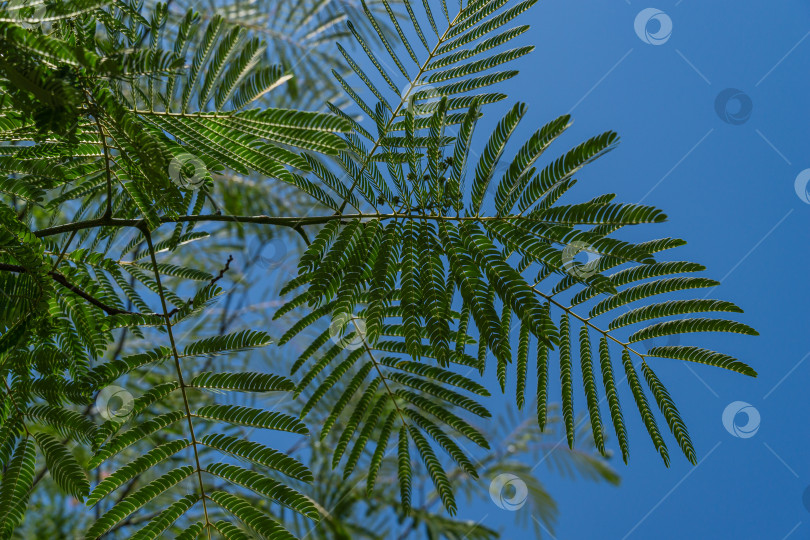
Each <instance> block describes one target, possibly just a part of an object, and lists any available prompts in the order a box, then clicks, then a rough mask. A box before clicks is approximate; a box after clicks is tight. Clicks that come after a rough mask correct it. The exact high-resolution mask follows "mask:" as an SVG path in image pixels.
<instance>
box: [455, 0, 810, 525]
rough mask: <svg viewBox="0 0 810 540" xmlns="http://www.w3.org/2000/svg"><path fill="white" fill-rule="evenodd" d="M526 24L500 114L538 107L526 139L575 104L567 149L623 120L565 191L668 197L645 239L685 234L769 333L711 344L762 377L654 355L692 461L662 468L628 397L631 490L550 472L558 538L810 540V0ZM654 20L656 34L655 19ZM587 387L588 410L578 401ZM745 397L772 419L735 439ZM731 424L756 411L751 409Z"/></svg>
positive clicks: (691, 252) (501, 517) (623, 8)
mask: <svg viewBox="0 0 810 540" xmlns="http://www.w3.org/2000/svg"><path fill="white" fill-rule="evenodd" d="M649 7H653V8H656V9H658V10H660V11H662V12H664V14H665V16H666V17H669V20H670V21H671V23H672V32H671V35H669V38H668V39H663V38H662V39H661V40H660V41H662V43H659V44H649V43H646V42H645V41H643V40H642V39H640V37H639V36H638V35H637V34H636V31H635V30H634V21H635V19H636V16H637V15H638V14H639V12H641V11H642V10H643V9H645V8H649ZM524 21H528V22H529V23H530V24H531V25H532V28H531V30H530V31H529V32H528V33H527V34H526V35H525V36H524V37H523V38H521V39H522V41H523V42H524V43H531V44H534V45H535V46H536V47H537V50H536V51H535V52H534V53H532V54H531V55H529V56H528V57H524V58H523V59H521V60H520V61H519V62H518V63H517V68H518V69H520V70H521V74H520V75H519V76H518V77H517V78H516V79H513V80H512V81H509V82H508V83H506V84H505V85H504V86H503V87H501V88H502V89H504V91H505V92H506V93H508V94H509V95H510V101H509V102H504V103H502V104H497V105H494V106H490V108H489V109H488V110H487V113H488V115H489V117H490V118H492V117H495V118H497V117H499V115H501V114H503V113H504V112H505V110H506V108H507V107H508V106H510V105H511V103H512V102H514V101H516V100H520V101H524V102H526V103H527V104H528V105H529V112H528V114H527V116H526V117H525V119H524V121H523V122H522V123H521V128H520V129H521V132H520V133H518V134H517V137H518V139H520V138H521V136H522V137H523V138H525V137H527V136H528V135H529V134H530V133H531V132H532V131H533V130H535V129H537V128H538V127H539V126H540V125H542V124H544V123H545V122H547V121H548V120H551V119H552V118H555V117H557V116H559V115H560V114H563V113H566V112H569V111H571V112H572V114H573V116H574V125H573V126H572V127H571V128H570V129H569V131H568V132H567V134H566V135H565V136H564V137H563V138H562V139H561V140H560V141H559V143H557V146H556V150H557V152H561V151H564V150H566V149H567V148H570V147H572V146H574V145H575V144H577V143H579V142H581V141H582V140H584V139H586V138H587V137H590V136H592V135H595V134H597V133H600V132H602V131H605V130H609V129H610V130H615V131H617V132H619V134H620V135H621V136H622V143H621V145H620V146H619V148H618V149H617V150H616V151H614V152H612V153H610V154H609V155H608V156H606V157H604V158H602V159H600V160H599V161H598V162H597V163H595V164H593V165H591V166H589V167H587V168H586V169H585V170H584V171H583V173H582V174H580V175H579V179H580V183H579V184H578V185H577V186H576V187H575V189H574V190H572V191H571V192H570V194H569V195H568V198H567V199H566V200H567V201H568V202H578V201H583V200H587V198H589V197H591V196H594V195H597V194H601V193H606V192H611V193H616V194H617V200H621V201H626V202H638V201H639V200H642V199H643V201H644V203H645V204H652V205H655V206H658V207H660V208H662V209H663V210H664V211H665V212H666V213H667V215H668V216H669V221H668V222H667V223H665V224H661V225H651V226H648V227H645V228H642V229H639V230H638V234H639V238H660V237H664V236H677V237H680V238H684V239H686V240H688V242H689V244H688V245H687V246H685V247H683V248H679V249H678V250H677V251H678V252H679V253H677V257H676V258H677V259H684V260H692V261H696V262H700V263H702V264H705V265H706V266H707V267H708V271H707V272H706V273H705V274H704V275H706V276H708V277H713V278H716V279H719V280H721V281H722V282H723V284H722V286H721V287H719V288H718V289H716V290H714V291H712V297H715V298H722V299H726V300H730V301H733V302H735V303H737V304H738V305H739V306H741V307H743V308H744V309H745V310H746V313H745V314H744V315H741V316H740V317H739V320H741V321H742V322H745V323H747V324H750V325H752V326H754V327H755V328H756V329H757V330H759V332H760V334H761V335H760V336H759V337H747V336H734V335H729V336H707V337H705V338H703V337H702V338H701V340H700V343H701V344H702V345H703V346H706V347H710V348H715V349H717V350H721V351H723V352H726V353H728V354H731V355H733V356H736V357H738V358H740V359H741V360H743V361H745V362H747V363H748V364H749V365H751V366H753V367H754V369H756V370H757V371H758V372H759V377H758V378H756V379H751V378H747V377H744V376H741V375H737V374H734V373H731V372H725V371H723V370H719V369H716V368H711V367H706V366H700V365H695V366H690V367H687V366H685V365H683V363H680V362H676V361H669V360H657V361H656V360H655V359H653V362H655V363H653V364H652V367H653V368H654V369H656V372H657V373H658V375H659V377H661V379H662V380H663V381H664V382H665V383H666V384H667V386H668V388H669V390H670V393H671V394H672V395H673V397H674V398H675V400H676V402H677V404H678V406H679V408H680V411H681V413H682V415H683V417H684V419H685V420H686V422H687V425H688V426H689V428H690V433H691V436H692V440H693V442H694V444H695V447H696V449H697V452H698V460H699V465H698V466H697V467H693V466H691V465H690V464H689V463H687V461H686V460H685V459H684V458H683V457H682V456H681V455H680V454H679V453H678V451H677V447H676V446H675V445H674V441H672V439H671V437H670V438H669V439H667V442H668V443H669V446H670V451H671V452H670V453H671V454H672V457H673V459H672V466H671V468H670V469H666V468H664V467H663V465H662V463H661V460H660V458H659V457H658V456H657V454H656V453H655V450H654V449H653V447H652V444H651V443H650V442H649V439H648V437H647V435H646V432H645V431H644V426H643V425H642V424H641V422H640V420H639V418H638V414H637V413H636V412H635V410H633V409H632V408H631V407H632V403H630V402H625V417H626V418H627V419H628V422H629V429H630V445H631V448H630V452H631V456H630V464H629V466H624V464H622V463H621V461H620V460H616V459H614V466H615V467H616V469H617V470H618V471H619V472H620V473H621V475H622V483H621V486H619V487H611V486H609V485H607V484H593V483H590V482H585V481H571V480H567V479H561V478H560V477H559V476H557V475H555V474H551V473H547V472H546V470H545V469H544V468H543V467H540V468H538V469H537V471H538V472H539V473H540V474H541V478H543V480H544V481H545V482H546V484H547V486H548V487H549V489H550V491H551V492H552V494H553V495H554V496H555V497H556V499H557V501H558V503H559V505H560V510H561V517H560V520H559V523H558V526H557V529H556V531H555V536H554V537H555V538H559V539H560V540H565V539H576V538H608V539H613V538H616V539H623V538H628V539H648V538H657V539H667V538H673V539H674V538H679V539H680V538H685V537H686V538H689V537H692V538H713V539H723V538H735V539H736V538H757V539H760V538H761V539H770V538H773V539H777V540H779V539H784V538H791V539H798V538H807V537H810V508H808V507H805V504H804V503H803V499H802V495H803V493H804V491H805V489H807V488H808V486H810V464H808V461H807V459H806V457H807V452H806V448H807V446H808V444H809V443H810V433H809V432H808V429H807V428H806V423H805V415H806V412H807V410H808V408H810V394H808V392H807V391H806V384H807V380H808V377H810V356H808V355H809V354H810V339H809V338H808V332H807V325H808V314H807V305H808V303H810V287H808V285H807V267H808V256H807V251H806V246H807V245H808V236H810V227H808V224H810V204H806V203H805V202H804V201H802V200H801V199H800V198H799V196H797V194H796V191H795V189H794V183H795V180H796V178H797V176H798V175H799V173H801V172H802V171H803V170H805V169H808V168H810V155H808V153H807V141H808V140H810V138H809V137H808V135H810V133H808V131H810V121H809V120H810V94H809V93H808V92H807V89H808V81H810V79H808V72H807V66H808V65H810V4H808V3H807V2H799V1H797V0H792V1H782V2H768V3H765V2H745V3H741V2H729V1H723V2H721V1H713V2H696V1H694V0H680V1H661V2H658V3H657V4H646V3H640V2H638V0H632V1H631V0H610V1H596V0H586V1H581V2H576V3H574V2H563V1H562V0H545V1H543V2H540V3H538V4H537V5H536V6H535V7H533V8H532V9H531V11H530V12H529V13H528V14H527V15H526V16H525V18H524ZM646 28H647V30H648V32H650V34H651V35H652V36H653V39H651V40H650V41H655V39H654V38H655V36H656V35H657V34H659V33H660V32H659V30H660V28H659V26H658V23H656V22H655V21H650V23H649V25H648V26H647V27H646ZM642 35H643V34H642ZM729 88H732V89H736V90H739V91H740V92H726V94H725V95H727V94H736V95H737V96H738V97H739V98H740V99H732V100H731V101H729V102H728V103H727V107H722V106H721V107H720V110H721V111H724V112H725V113H726V115H725V116H726V118H727V119H729V120H731V122H732V123H729V122H727V121H724V120H723V118H721V116H720V115H719V114H718V113H717V110H716V109H717V107H716V103H715V102H716V100H717V96H718V95H720V94H721V93H723V92H724V91H725V90H726V89H729ZM749 100H750V106H746V103H749ZM741 102H742V109H741V108H740V107H741ZM723 104H725V102H724V103H723ZM721 105H722V104H721ZM748 109H750V114H746V113H747V112H748ZM554 155H557V153H555V154H554ZM556 390H557V392H559V390H558V389H556ZM625 390H626V388H625ZM556 395H557V396H558V395H559V394H558V393H557V394H556ZM552 397H555V394H552ZM576 397H579V398H580V399H579V401H578V403H579V405H580V406H582V405H583V404H584V397H581V395H578V396H576ZM576 397H575V401H576ZM622 397H623V398H624V399H627V398H629V395H623V396H622ZM555 399H559V398H558V397H556V398H555ZM736 401H742V402H745V403H748V404H750V405H752V406H753V407H754V408H755V409H756V411H757V412H759V414H760V424H759V426H758V430H757V431H756V433H755V434H754V435H753V436H751V437H748V438H741V437H734V436H733V435H731V434H730V433H729V432H728V431H727V430H726V429H725V428H724V426H723V423H722V416H723V411H724V410H725V408H726V407H727V406H728V405H729V404H731V403H733V402H736ZM500 406H504V405H502V404H501V405H500ZM736 421H737V424H739V425H742V424H745V423H746V417H745V415H744V414H741V415H738V416H737V418H736ZM662 427H663V426H662ZM611 443H612V444H613V447H614V448H615V439H611ZM808 499H810V497H809V498H808ZM808 506H810V505H808ZM521 511H525V512H528V511H529V509H528V506H526V507H524V508H523V509H521V510H518V512H517V513H519V512H521ZM517 513H513V512H508V511H504V510H500V509H499V508H497V507H496V506H495V505H494V504H492V502H491V501H489V500H488V497H487V494H486V493H484V492H483V490H482V494H481V499H480V501H478V502H476V503H475V504H474V505H473V506H471V507H468V508H466V509H463V510H462V512H461V516H462V517H466V518H469V519H474V520H479V519H482V516H485V517H484V518H483V519H484V521H483V523H484V524H485V525H488V526H490V527H496V528H497V527H501V528H502V530H503V531H504V532H505V535H504V537H505V538H516V537H521V535H525V534H526V532H525V530H524V529H522V528H520V527H519V525H518V519H517V518H518V517H519V516H517V515H516V514H517ZM523 518H525V516H523ZM520 521H523V520H520Z"/></svg>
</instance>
